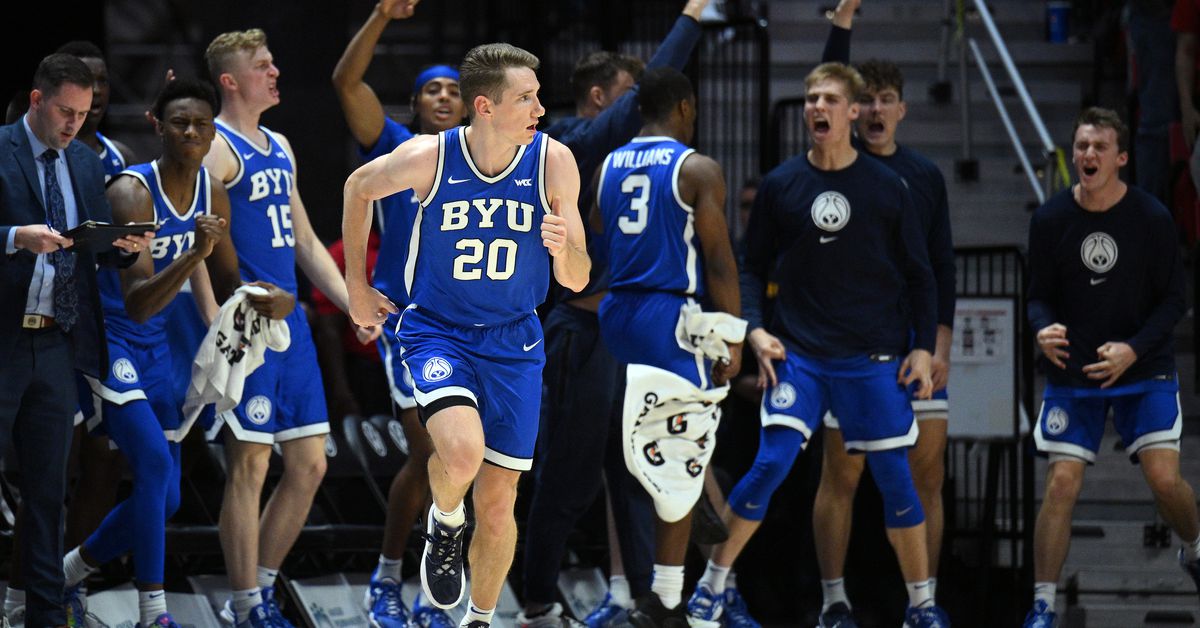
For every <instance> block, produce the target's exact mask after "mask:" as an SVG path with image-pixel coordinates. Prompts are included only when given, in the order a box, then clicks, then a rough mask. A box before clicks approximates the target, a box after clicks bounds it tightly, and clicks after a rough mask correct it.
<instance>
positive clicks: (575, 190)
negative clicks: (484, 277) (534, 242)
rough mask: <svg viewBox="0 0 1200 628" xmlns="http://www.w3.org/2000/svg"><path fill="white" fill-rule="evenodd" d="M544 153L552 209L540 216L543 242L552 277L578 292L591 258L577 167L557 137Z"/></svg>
mask: <svg viewBox="0 0 1200 628" xmlns="http://www.w3.org/2000/svg"><path fill="white" fill-rule="evenodd" d="M544 141H547V142H550V146H549V147H548V150H547V155H546V190H545V194H546V198H548V199H550V207H551V209H552V212H551V213H549V214H546V215H545V216H543V217H542V243H543V244H545V245H546V248H547V249H549V251H550V256H551V257H552V258H553V259H554V278H555V279H556V280H558V283H560V284H562V286H563V287H565V288H570V289H571V290H573V291H575V292H579V291H581V290H583V289H584V287H586V286H587V282H588V274H589V273H590V272H591V270H592V260H591V258H589V257H588V254H587V245H586V244H585V240H586V236H585V235H584V230H583V219H582V218H580V216H579V201H578V199H579V168H578V167H577V166H576V165H575V157H574V156H572V155H571V151H570V150H569V149H568V148H567V147H566V146H563V145H562V144H560V143H559V142H558V141H557V140H554V139H552V138H549V137H546V138H545V139H544Z"/></svg>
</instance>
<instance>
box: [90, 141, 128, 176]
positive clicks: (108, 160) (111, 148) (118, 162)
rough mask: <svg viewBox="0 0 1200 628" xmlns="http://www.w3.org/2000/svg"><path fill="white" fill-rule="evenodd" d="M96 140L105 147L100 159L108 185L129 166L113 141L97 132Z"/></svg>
mask: <svg viewBox="0 0 1200 628" xmlns="http://www.w3.org/2000/svg"><path fill="white" fill-rule="evenodd" d="M96 139H97V140H100V145H101V146H103V147H104V150H102V151H100V154H99V155H98V157H100V163H101V164H102V165H103V166H104V182H105V183H108V182H109V181H111V180H112V178H113V177H115V176H117V175H118V174H121V171H122V170H124V169H125V167H126V166H128V165H129V164H128V163H126V159H125V155H122V154H121V150H120V149H118V148H117V145H116V144H114V143H113V141H112V140H110V139H108V138H107V137H104V136H103V135H101V134H100V132H99V131H96Z"/></svg>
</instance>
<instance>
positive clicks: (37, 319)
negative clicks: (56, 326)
mask: <svg viewBox="0 0 1200 628" xmlns="http://www.w3.org/2000/svg"><path fill="white" fill-rule="evenodd" d="M21 328H22V329H41V328H42V316H41V315H40V314H26V315H24V316H23V317H21Z"/></svg>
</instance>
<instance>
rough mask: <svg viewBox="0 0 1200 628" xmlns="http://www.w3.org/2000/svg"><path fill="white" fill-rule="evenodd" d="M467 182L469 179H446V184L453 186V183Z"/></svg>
mask: <svg viewBox="0 0 1200 628" xmlns="http://www.w3.org/2000/svg"><path fill="white" fill-rule="evenodd" d="M467 181H470V179H455V178H454V177H450V178H449V179H446V183H449V184H450V185H454V184H455V183H466V182H467Z"/></svg>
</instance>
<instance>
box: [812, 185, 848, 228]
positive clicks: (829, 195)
mask: <svg viewBox="0 0 1200 628" xmlns="http://www.w3.org/2000/svg"><path fill="white" fill-rule="evenodd" d="M812 220H813V224H815V225H816V226H817V227H818V228H820V229H821V230H822V231H828V232H830V233H833V232H835V231H841V230H842V228H843V227H845V226H846V223H848V222H850V201H849V200H848V199H847V198H846V197H845V196H842V195H841V193H839V192H833V191H829V192H822V193H821V194H819V195H818V196H817V198H816V199H814V200H813V204H812Z"/></svg>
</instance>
